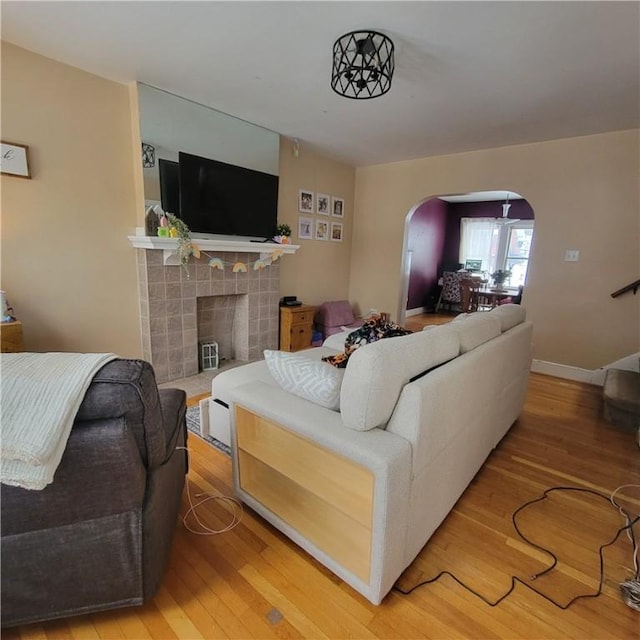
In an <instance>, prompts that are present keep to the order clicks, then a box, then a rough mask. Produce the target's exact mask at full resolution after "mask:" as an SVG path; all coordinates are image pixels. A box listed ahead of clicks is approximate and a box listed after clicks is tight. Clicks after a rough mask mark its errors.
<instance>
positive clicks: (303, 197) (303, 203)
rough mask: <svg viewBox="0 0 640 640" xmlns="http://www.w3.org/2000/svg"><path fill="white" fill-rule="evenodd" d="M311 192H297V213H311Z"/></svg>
mask: <svg viewBox="0 0 640 640" xmlns="http://www.w3.org/2000/svg"><path fill="white" fill-rule="evenodd" d="M313 209H314V207H313V191H307V190H306V189H300V191H299V192H298V211H300V212H301V213H313Z"/></svg>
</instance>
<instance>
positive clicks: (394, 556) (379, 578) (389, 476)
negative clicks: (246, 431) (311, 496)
mask: <svg viewBox="0 0 640 640" xmlns="http://www.w3.org/2000/svg"><path fill="white" fill-rule="evenodd" d="M230 395H231V400H232V404H231V405H230V407H229V408H230V410H231V424H232V430H231V439H232V451H233V456H234V457H233V465H234V468H233V474H234V487H235V490H236V493H237V494H238V495H239V496H240V497H241V498H242V500H243V501H245V502H246V503H247V504H249V505H250V506H251V507H252V508H253V509H255V510H256V511H257V512H258V513H259V514H260V515H262V516H263V517H264V518H266V519H267V520H268V521H269V522H270V523H271V524H273V525H274V526H275V527H277V528H278V529H280V530H281V531H283V532H284V533H285V534H286V535H287V536H289V537H290V538H291V539H292V540H293V541H294V542H296V543H297V544H299V545H300V546H302V547H303V548H304V549H306V550H307V551H308V552H309V553H310V554H311V555H313V556H314V557H315V558H316V559H317V560H319V561H320V562H321V563H323V564H324V565H325V566H327V567H328V568H329V569H331V570H332V571H333V572H334V573H335V574H336V575H338V576H340V577H341V578H342V579H343V580H345V581H346V582H347V583H349V584H350V585H351V586H352V587H354V588H355V589H356V590H358V591H359V592H360V593H362V594H363V595H364V596H365V597H367V598H368V599H369V600H370V601H371V602H374V603H375V604H377V603H379V602H380V601H381V600H382V598H383V597H384V595H385V594H386V593H387V592H388V591H389V589H391V587H392V586H393V583H394V582H395V581H396V580H397V578H398V576H399V575H400V574H401V573H402V571H403V569H404V568H405V566H406V565H405V544H406V535H407V523H408V519H409V513H408V508H409V501H408V499H407V496H408V495H409V494H410V488H411V445H410V444H409V442H408V441H407V440H405V439H404V438H402V437H401V436H397V435H396V434H392V433H388V432H386V431H384V430H382V429H377V428H376V429H371V430H370V431H354V430H352V429H348V428H347V427H345V426H344V425H343V424H342V421H341V418H340V414H339V413H337V412H335V411H331V410H330V409H325V408H323V407H320V406H318V405H315V404H313V403H311V402H309V401H307V400H304V399H302V398H299V397H297V396H294V395H292V394H290V393H287V392H286V391H284V390H282V389H280V388H274V387H272V386H269V385H266V384H264V383H262V382H259V381H254V382H250V383H247V384H244V385H242V386H239V387H236V388H235V389H233V390H232V391H231V392H230ZM236 405H237V406H241V407H243V408H244V409H247V410H249V411H251V412H253V413H254V414H256V415H257V416H259V417H260V418H261V419H264V420H266V421H268V422H269V423H272V424H274V425H275V426H276V427H282V428H284V429H285V430H288V431H290V432H292V433H293V434H295V435H296V436H299V437H301V438H303V439H305V440H307V441H309V442H311V443H312V444H313V445H315V446H317V447H321V448H323V449H325V450H328V451H330V452H331V453H333V454H336V455H337V456H340V457H342V458H346V459H347V460H348V461H350V462H353V463H355V464H356V465H358V466H360V467H363V468H364V469H367V470H369V471H370V472H371V474H372V475H373V495H372V497H371V504H372V511H371V513H372V517H371V525H370V528H369V531H370V539H369V542H368V544H370V547H369V548H370V551H369V553H368V554H367V555H368V567H367V569H366V572H365V573H366V574H367V575H368V577H367V576H366V575H362V573H361V572H358V571H356V570H354V569H353V567H351V566H349V563H348V562H344V560H341V559H340V557H339V554H338V555H336V554H333V553H331V552H330V551H328V550H327V547H326V545H324V546H323V545H322V544H321V543H320V542H318V541H317V540H316V541H314V539H313V536H311V537H309V536H308V535H306V534H305V533H302V532H301V530H300V529H299V528H298V527H297V526H296V525H292V524H291V523H290V522H289V521H288V520H287V518H285V517H284V516H282V517H281V515H279V514H278V512H277V511H278V510H277V509H274V510H272V509H271V508H270V505H269V504H268V502H262V501H260V500H259V499H258V498H257V497H256V495H255V494H252V493H251V492H249V491H245V490H244V489H243V486H242V483H241V481H240V468H239V465H240V462H239V460H240V459H241V453H242V452H239V450H238V442H237V432H236V428H237V427H236V416H235V407H236ZM306 449H307V450H308V447H307V448H306ZM287 453H290V452H287ZM294 455H295V454H294ZM273 469H274V471H275V473H276V476H277V475H278V474H279V472H281V469H280V468H279V465H277V464H275V466H273ZM285 476H286V471H285V472H284V473H283V477H285ZM343 491H344V492H345V493H350V491H351V487H350V486H349V485H348V484H346V485H345V486H344V487H343ZM310 517H312V516H310ZM317 525H318V527H319V528H320V529H322V528H323V524H322V523H320V522H318V523H317ZM325 539H326V538H325Z"/></svg>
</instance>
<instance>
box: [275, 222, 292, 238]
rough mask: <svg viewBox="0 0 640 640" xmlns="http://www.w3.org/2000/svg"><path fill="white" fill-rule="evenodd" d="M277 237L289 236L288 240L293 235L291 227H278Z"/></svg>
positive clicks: (286, 225) (281, 225)
mask: <svg viewBox="0 0 640 640" xmlns="http://www.w3.org/2000/svg"><path fill="white" fill-rule="evenodd" d="M276 235H277V236H287V238H288V237H289V236H290V235H291V227H290V226H289V225H288V224H284V223H283V224H279V225H278V226H277V227H276Z"/></svg>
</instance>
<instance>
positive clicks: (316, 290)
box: [278, 137, 355, 305]
mask: <svg viewBox="0 0 640 640" xmlns="http://www.w3.org/2000/svg"><path fill="white" fill-rule="evenodd" d="M354 182H355V169H354V168H353V167H350V166H348V165H345V164H340V163H337V162H334V161H332V160H329V159H328V158H325V157H323V156H321V155H319V154H317V153H313V152H312V151H310V150H308V149H306V148H305V145H304V143H301V144H300V150H299V154H298V157H295V155H294V153H293V143H292V141H291V140H289V139H287V138H285V137H281V138H280V190H279V195H278V222H281V223H287V224H288V225H289V226H290V227H291V230H292V236H291V240H292V242H293V243H294V244H299V245H300V249H299V250H298V251H297V253H295V254H294V255H287V256H284V257H283V258H282V266H281V267H280V274H281V275H280V293H281V295H282V296H285V295H294V296H297V297H298V300H302V301H303V302H305V303H306V304H314V305H318V304H321V303H322V302H325V301H329V300H345V299H348V297H349V268H350V254H351V241H352V229H353V219H354V216H353V190H354ZM300 189H307V190H309V191H313V192H314V193H324V194H327V195H331V196H336V197H340V198H344V202H345V214H344V217H343V218H342V219H338V218H327V217H326V216H318V215H309V216H307V214H302V215H305V216H307V217H310V218H313V219H314V220H320V219H321V220H328V221H329V222H331V221H334V222H342V223H343V224H344V229H343V231H344V235H343V240H342V242H332V241H322V240H300V239H299V238H298V215H299V214H298V191H299V190H300Z"/></svg>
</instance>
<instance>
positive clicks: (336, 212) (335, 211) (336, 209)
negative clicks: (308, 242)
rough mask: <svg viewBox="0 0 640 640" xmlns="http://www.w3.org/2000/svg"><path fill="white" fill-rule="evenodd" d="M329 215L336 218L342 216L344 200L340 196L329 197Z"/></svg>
mask: <svg viewBox="0 0 640 640" xmlns="http://www.w3.org/2000/svg"><path fill="white" fill-rule="evenodd" d="M331 215H332V216H335V217H336V218H343V217H344V200H343V199H342V198H336V197H333V198H331Z"/></svg>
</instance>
